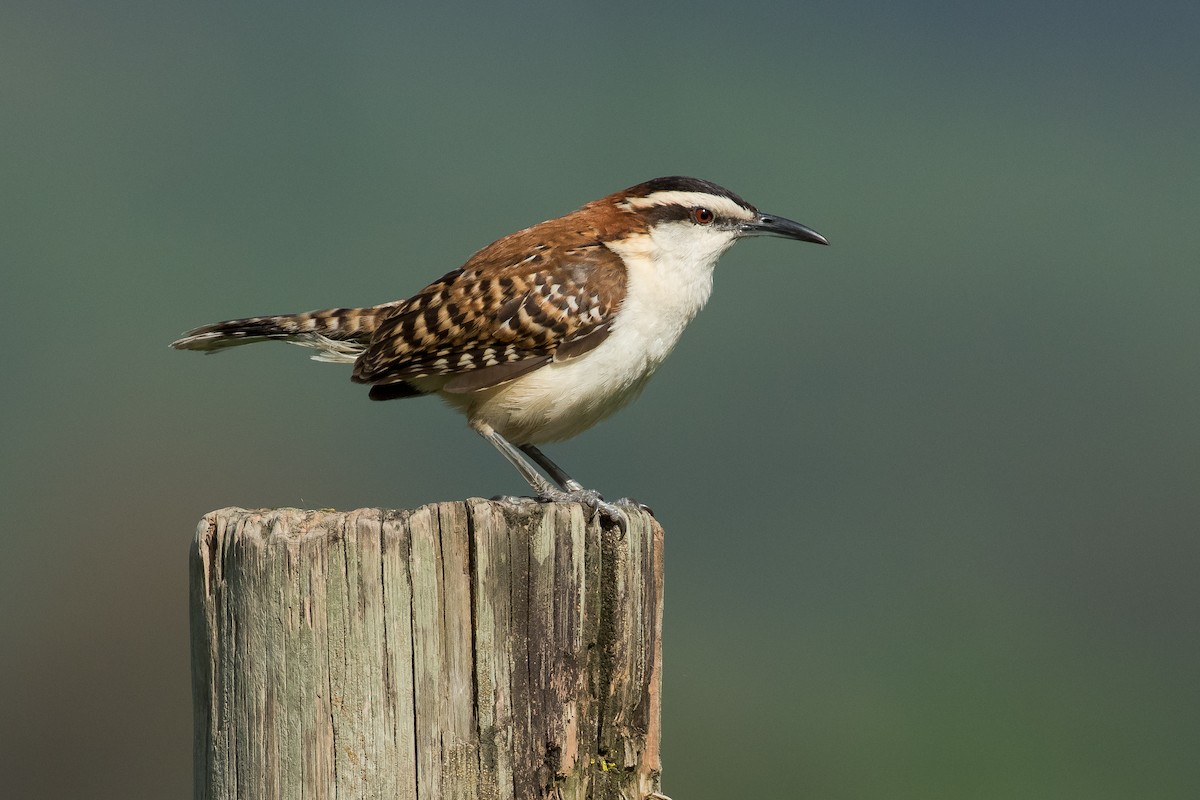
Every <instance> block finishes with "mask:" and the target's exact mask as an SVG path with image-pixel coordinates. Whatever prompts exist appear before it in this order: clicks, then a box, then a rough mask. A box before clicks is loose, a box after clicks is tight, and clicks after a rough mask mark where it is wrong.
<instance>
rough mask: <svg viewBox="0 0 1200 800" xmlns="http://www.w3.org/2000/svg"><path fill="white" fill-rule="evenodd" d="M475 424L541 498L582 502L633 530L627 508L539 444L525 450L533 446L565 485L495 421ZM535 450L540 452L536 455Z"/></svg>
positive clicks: (623, 527) (547, 466)
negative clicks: (583, 480) (569, 472)
mask: <svg viewBox="0 0 1200 800" xmlns="http://www.w3.org/2000/svg"><path fill="white" fill-rule="evenodd" d="M471 427H472V428H474V429H475V431H476V432H477V433H478V434H479V435H480V436H482V437H483V438H485V439H487V440H488V441H489V442H491V443H492V445H493V446H494V447H495V448H496V449H497V450H499V451H500V455H502V456H504V457H505V458H506V459H508V463H510V464H512V465H513V466H514V467H516V468H517V472H519V473H521V477H522V478H524V479H525V482H526V483H528V484H529V486H530V487H531V488H532V489H533V490H534V491H535V492H537V495H538V499H539V500H546V501H549V502H554V503H582V504H583V505H585V506H587V507H588V508H590V509H592V513H593V514H595V513H597V512H603V513H604V515H605V516H607V517H608V518H609V519H611V520H613V521H615V522H616V523H617V525H618V526H619V527H620V528H621V530H622V531H628V530H629V520H628V519H627V518H626V516H625V512H624V511H622V510H621V509H619V508H617V507H616V506H615V505H613V504H612V503H606V502H604V498H603V497H601V496H600V493H599V492H596V491H593V490H591V489H585V488H583V486H582V485H581V484H580V483H579V482H578V481H576V480H574V479H573V478H571V476H569V475H567V473H565V472H563V470H562V468H561V467H559V466H558V465H557V464H555V463H554V462H553V461H551V460H550V459H548V458H546V456H545V455H543V454H542V452H541V451H540V450H538V449H537V448H536V447H533V446H532V445H525V446H523V447H522V449H523V450H524V449H525V448H526V447H528V448H530V449H532V450H533V452H532V453H529V451H528V450H526V452H527V453H529V455H530V457H532V458H533V459H534V460H536V461H537V462H538V463H539V464H540V465H541V466H542V467H543V468H545V470H546V471H547V472H549V473H550V474H551V476H552V477H553V478H554V479H555V480H556V481H558V482H559V483H560V484H562V487H563V488H561V489H560V488H558V487H557V486H553V485H551V483H550V481H548V480H546V478H545V476H543V475H542V474H541V473H540V472H538V471H537V470H536V469H535V468H534V466H533V465H532V464H530V463H529V462H528V461H526V460H525V457H524V456H522V455H521V450H518V449H517V448H516V447H513V446H512V445H511V444H509V441H508V440H507V439H505V438H504V437H503V436H501V435H500V434H499V433H497V432H496V430H495V429H494V428H492V426H491V425H488V424H486V423H483V422H472V423H471ZM535 453H536V455H534V454H535Z"/></svg>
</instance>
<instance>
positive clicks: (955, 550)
mask: <svg viewBox="0 0 1200 800" xmlns="http://www.w3.org/2000/svg"><path fill="white" fill-rule="evenodd" d="M1198 8H1200V6H1197V5H1196V4H1195V3H1192V2H1188V3H1184V2H1178V3H1136V4H1135V3H1110V4H1089V3H1056V4H1043V3H1035V2H1015V3H1014V2H1009V3H996V4H958V3H939V2H933V1H932V0H931V1H929V2H919V3H909V4H889V3H874V4H872V3H844V2H840V3H834V2H824V3H785V2H775V3H745V2H737V3H734V2H722V3H718V2H691V3H686V4H683V3H681V4H668V3H623V2H608V3H603V4H590V5H585V6H570V7H568V6H566V5H556V6H549V5H546V6H540V5H511V6H510V5H507V4H486V5H485V4H478V5H454V4H446V5H441V6H438V7H432V6H430V7H424V6H421V7H418V6H415V5H413V6H400V5H398V4H382V3H377V4H374V3H373V4H363V5H355V6H351V5H349V4H345V5H341V6H336V7H334V6H324V7H319V6H314V5H311V4H292V3H278V4H269V3H229V4H210V3H203V4H202V3H162V2H158V3H150V2H145V3H136V2H112V3H82V2H80V3H65V2H58V3H12V2H10V3H5V4H4V7H3V10H0V92H2V95H0V101H2V106H0V114H2V116H0V140H2V142H3V146H2V147H0V153H2V154H0V159H2V165H3V166H2V169H3V179H2V188H0V203H2V204H3V206H2V208H0V212H2V218H3V233H2V235H0V259H2V261H3V273H2V274H3V278H2V280H3V284H2V286H0V290H2V297H3V313H2V314H0V333H2V334H3V346H2V349H0V352H2V355H0V359H2V362H0V363H2V378H0V393H2V397H3V412H4V413H3V414H2V415H0V425H2V426H3V430H2V431H0V433H2V435H3V439H2V441H3V455H2V456H0V470H2V472H0V480H2V483H0V486H2V487H3V493H4V498H3V499H4V503H3V511H4V529H3V535H2V538H0V547H2V548H3V551H2V556H0V591H2V592H3V596H2V597H0V602H2V607H3V613H2V614H0V625H2V626H3V629H2V630H0V636H2V637H3V642H4V646H3V648H2V651H0V670H2V675H0V686H3V691H4V697H3V698H2V705H3V718H4V722H3V724H2V725H0V759H2V761H3V764H4V767H3V773H4V781H3V783H4V786H5V794H6V795H7V796H10V797H14V798H15V797H46V798H63V797H90V798H128V797H164V798H165V797H172V798H177V797H186V796H188V794H189V792H190V769H191V763H190V747H191V722H190V701H191V697H190V690H189V674H188V668H189V667H188V651H187V647H188V645H187V615H186V604H187V573H186V564H187V549H188V545H189V541H190V537H191V535H192V530H193V528H194V525H195V523H196V521H197V520H198V518H199V517H200V516H201V514H203V513H204V512H205V511H207V510H209V509H212V508H217V507H221V506H225V505H232V504H238V505H246V506H277V505H294V506H302V507H325V506H333V507H337V508H354V507H359V506H380V505H382V506H414V505H418V504H421V503H425V502H428V501H434V500H443V499H452V498H461V497H466V496H471V495H483V496H488V495H493V494H497V493H502V492H519V491H521V490H522V488H523V487H522V484H521V483H520V480H519V478H518V476H517V475H516V473H515V472H514V471H513V470H512V469H511V468H510V467H509V466H508V465H506V464H505V463H504V462H503V461H502V460H501V459H500V457H499V456H498V455H497V454H496V453H495V452H493V451H492V449H491V448H490V447H489V446H488V445H487V444H486V443H485V442H483V441H481V440H479V439H478V437H477V436H475V435H474V434H473V433H471V432H470V431H469V430H468V429H467V428H466V427H465V425H464V424H463V422H462V420H461V419H460V418H459V417H457V416H455V415H454V414H451V413H450V412H448V411H447V410H446V409H444V408H442V407H441V406H440V405H439V403H437V402H436V401H433V400H430V401H422V402H415V401H414V402H406V403H383V404H378V403H370V402H368V401H367V399H366V392H365V391H364V390H363V389H362V388H361V387H357V386H354V385H352V384H350V383H349V381H348V374H347V370H346V369H345V368H341V367H336V366H328V365H320V364H313V363H311V362H308V361H306V360H305V358H304V354H303V353H302V352H300V351H297V350H294V349H288V348H284V347H280V346H260V347H257V348H251V349H247V350H243V351H239V352H234V353H230V354H227V355H223V356H221V357H218V358H201V357H199V356H196V355H194V354H190V353H177V352H173V351H169V350H168V349H167V346H166V345H167V343H168V342H169V341H170V340H171V339H173V338H174V337H175V336H176V335H177V334H179V333H180V332H181V331H183V330H185V329H187V328H190V327H193V326H195V325H198V324H201V323H205V322H210V321H213V320H216V319H222V318H227V317H234V316H244V315H250V314H258V313H274V312H287V311H299V310H305V309H310V308H315V307H322V306H331V305H358V304H370V303H375V302H382V301H387V300H392V299H396V298H398V297H401V296H404V295H406V294H408V293H411V292H413V291H415V290H416V289H418V288H420V287H421V286H423V285H424V284H425V283H426V282H428V281H429V280H431V279H433V278H435V277H437V276H439V275H441V274H442V273H444V272H446V271H447V270H449V269H451V268H453V267H455V266H457V265H458V264H460V263H461V262H462V261H463V260H465V259H466V257H467V256H469V255H470V254H471V253H472V252H473V251H474V250H476V249H477V248H479V247H481V246H483V245H485V244H487V243H488V242H489V241H491V240H492V239H495V238H497V237H499V236H501V235H503V234H505V233H507V232H509V231H511V230H514V229H516V228H518V227H523V226H525V225H527V224H530V223H533V222H537V221H539V220H542V219H545V218H547V217H552V216H556V215H558V214H560V213H563V212H565V211H568V210H570V209H572V208H575V207H577V206H578V205H581V204H582V203H584V202H586V201H587V200H590V199H592V198H594V197H597V196H599V195H602V194H605V193H608V192H610V191H614V190H616V189H619V188H622V187H625V186H628V185H631V184H634V183H637V182H639V181H642V180H645V179H647V178H651V177H655V176H658V175H666V174H692V175H697V176H700V177H704V178H707V179H710V180H713V181H716V182H718V183H721V184H724V185H726V186H728V187H730V188H731V189H733V190H734V191H736V192H738V193H740V194H742V195H743V196H745V197H746V198H747V199H749V200H750V201H751V202H754V203H756V204H758V205H759V206H760V207H761V208H763V209H766V210H768V211H771V212H774V213H778V214H782V215H785V216H789V217H792V218H795V219H798V220H800V221H802V222H805V223H808V224H809V225H811V226H813V227H814V228H816V229H817V230H819V231H821V232H822V233H824V234H825V235H826V236H828V237H829V238H830V240H831V241H832V242H833V246H832V247H830V248H828V249H825V248H817V247H813V246H810V245H799V244H796V243H792V242H784V241H779V240H772V241H761V240H760V241H754V242H749V243H744V244H741V245H739V246H737V247H736V248H734V250H733V251H732V252H730V253H729V254H727V255H726V256H725V257H724V259H723V261H722V263H721V265H720V267H719V268H718V271H717V277H716V291H715V293H714V296H713V300H712V302H711V303H710V305H709V307H708V308H707V309H706V310H705V312H704V313H703V314H701V315H700V317H699V318H698V319H697V320H696V322H695V323H694V324H693V326H692V327H691V329H690V330H689V331H688V333H687V335H686V336H684V338H683V341H682V343H681V344H680V346H679V348H678V350H677V351H676V353H675V355H674V356H673V357H672V359H671V360H670V361H668V363H667V365H666V366H665V367H664V368H663V369H662V370H661V373H660V374H659V375H658V376H657V377H656V379H655V380H654V381H653V382H652V384H651V386H650V388H649V390H648V391H647V392H646V394H645V395H644V396H643V398H642V399H641V400H640V401H639V402H638V403H637V404H635V405H634V406H632V407H631V408H629V409H627V410H626V411H625V412H624V413H622V414H621V415H619V416H617V417H616V418H614V419H613V420H610V421H608V422H606V423H604V424H603V425H601V426H600V427H598V428H596V429H593V430H592V431H590V432H588V433H587V434H585V435H583V436H581V437H579V438H578V439H576V440H574V441H572V442H570V443H566V444H563V445H559V446H557V447H551V448H548V450H549V452H550V453H551V454H552V455H553V456H554V457H555V458H557V459H560V460H561V462H562V463H563V464H564V466H566V467H567V468H568V469H569V470H570V471H571V472H572V473H574V474H575V475H576V476H577V477H579V478H580V479H581V480H583V481H584V482H585V483H586V484H588V485H590V486H594V487H596V488H599V489H601V490H602V491H604V492H605V493H607V494H608V495H609V496H610V497H616V496H620V495H624V494H632V495H635V496H637V497H639V498H641V499H643V500H645V501H646V502H648V503H650V504H651V505H653V506H654V508H655V509H656V511H657V512H658V515H659V517H660V519H661V520H662V522H663V524H664V525H665V527H666V530H667V536H668V545H667V560H668V563H667V611H666V642H665V659H666V662H665V672H664V682H665V708H664V743H663V744H664V767H665V772H664V782H663V787H664V789H665V790H666V791H667V793H668V794H670V795H672V796H674V797H675V798H676V800H696V799H697V798H722V797H755V798H785V797H800V798H913V799H914V800H917V799H919V800H929V798H955V799H957V798H972V799H974V798H984V799H986V798H1013V799H1015V800H1029V799H1030V798H1087V799H1088V800H1096V799H1097V798H1114V799H1117V798H1120V799H1121V800H1126V799H1127V798H1134V797H1136V798H1193V797H1196V796H1197V792H1198V791H1200V759H1198V758H1197V745H1198V744H1200V678H1198V676H1200V623H1198V619H1200V588H1198V587H1197V572H1198V567H1200V546H1198V544H1197V542H1198V539H1197V531H1198V528H1200V522H1198V517H1200V502H1198V495H1197V488H1198V485H1200V416H1198V414H1197V410H1198V405H1197V399H1198V390H1200V372H1198V365H1200V314H1198V306H1200V303H1198V301H1200V224H1198V220H1197V216H1198V212H1200V91H1198V90H1200V77H1198V76H1200V47H1198V46H1197V41H1198V38H1200V11H1197V9H1198Z"/></svg>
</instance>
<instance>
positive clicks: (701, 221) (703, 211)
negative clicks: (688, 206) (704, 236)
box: [692, 208, 716, 225]
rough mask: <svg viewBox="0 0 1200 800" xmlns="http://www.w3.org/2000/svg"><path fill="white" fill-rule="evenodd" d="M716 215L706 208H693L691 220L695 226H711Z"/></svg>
mask: <svg viewBox="0 0 1200 800" xmlns="http://www.w3.org/2000/svg"><path fill="white" fill-rule="evenodd" d="M715 216H716V215H715V214H713V212H711V211H709V210H708V209H707V208H693V209H692V219H693V220H694V221H695V223H696V224H697V225H711V224H712V221H713V219H714V217H715Z"/></svg>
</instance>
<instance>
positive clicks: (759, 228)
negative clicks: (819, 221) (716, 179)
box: [738, 214, 829, 244]
mask: <svg viewBox="0 0 1200 800" xmlns="http://www.w3.org/2000/svg"><path fill="white" fill-rule="evenodd" d="M738 229H739V231H740V235H741V236H782V237H783V238H784V239H796V240H798V241H801V242H812V243H813V244H829V240H828V239H826V238H825V237H824V236H822V235H821V234H819V233H817V232H816V231H814V230H813V229H812V228H810V227H808V226H807V225H801V224H800V223H799V222H792V221H791V220H790V219H784V218H783V217H777V216H775V215H774V214H757V215H755V217H754V219H752V220H749V221H747V222H743V223H742V224H741V225H739V226H738Z"/></svg>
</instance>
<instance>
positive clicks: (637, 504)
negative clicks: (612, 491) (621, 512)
mask: <svg viewBox="0 0 1200 800" xmlns="http://www.w3.org/2000/svg"><path fill="white" fill-rule="evenodd" d="M613 505H617V506H631V507H633V508H636V509H638V510H640V511H645V512H646V513H647V514H649V515H650V516H652V517H653V516H654V509H653V508H651V507H650V506H648V505H646V504H645V503H643V502H642V501H641V500H634V499H633V498H632V497H622V498H621V499H619V500H614V501H613Z"/></svg>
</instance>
